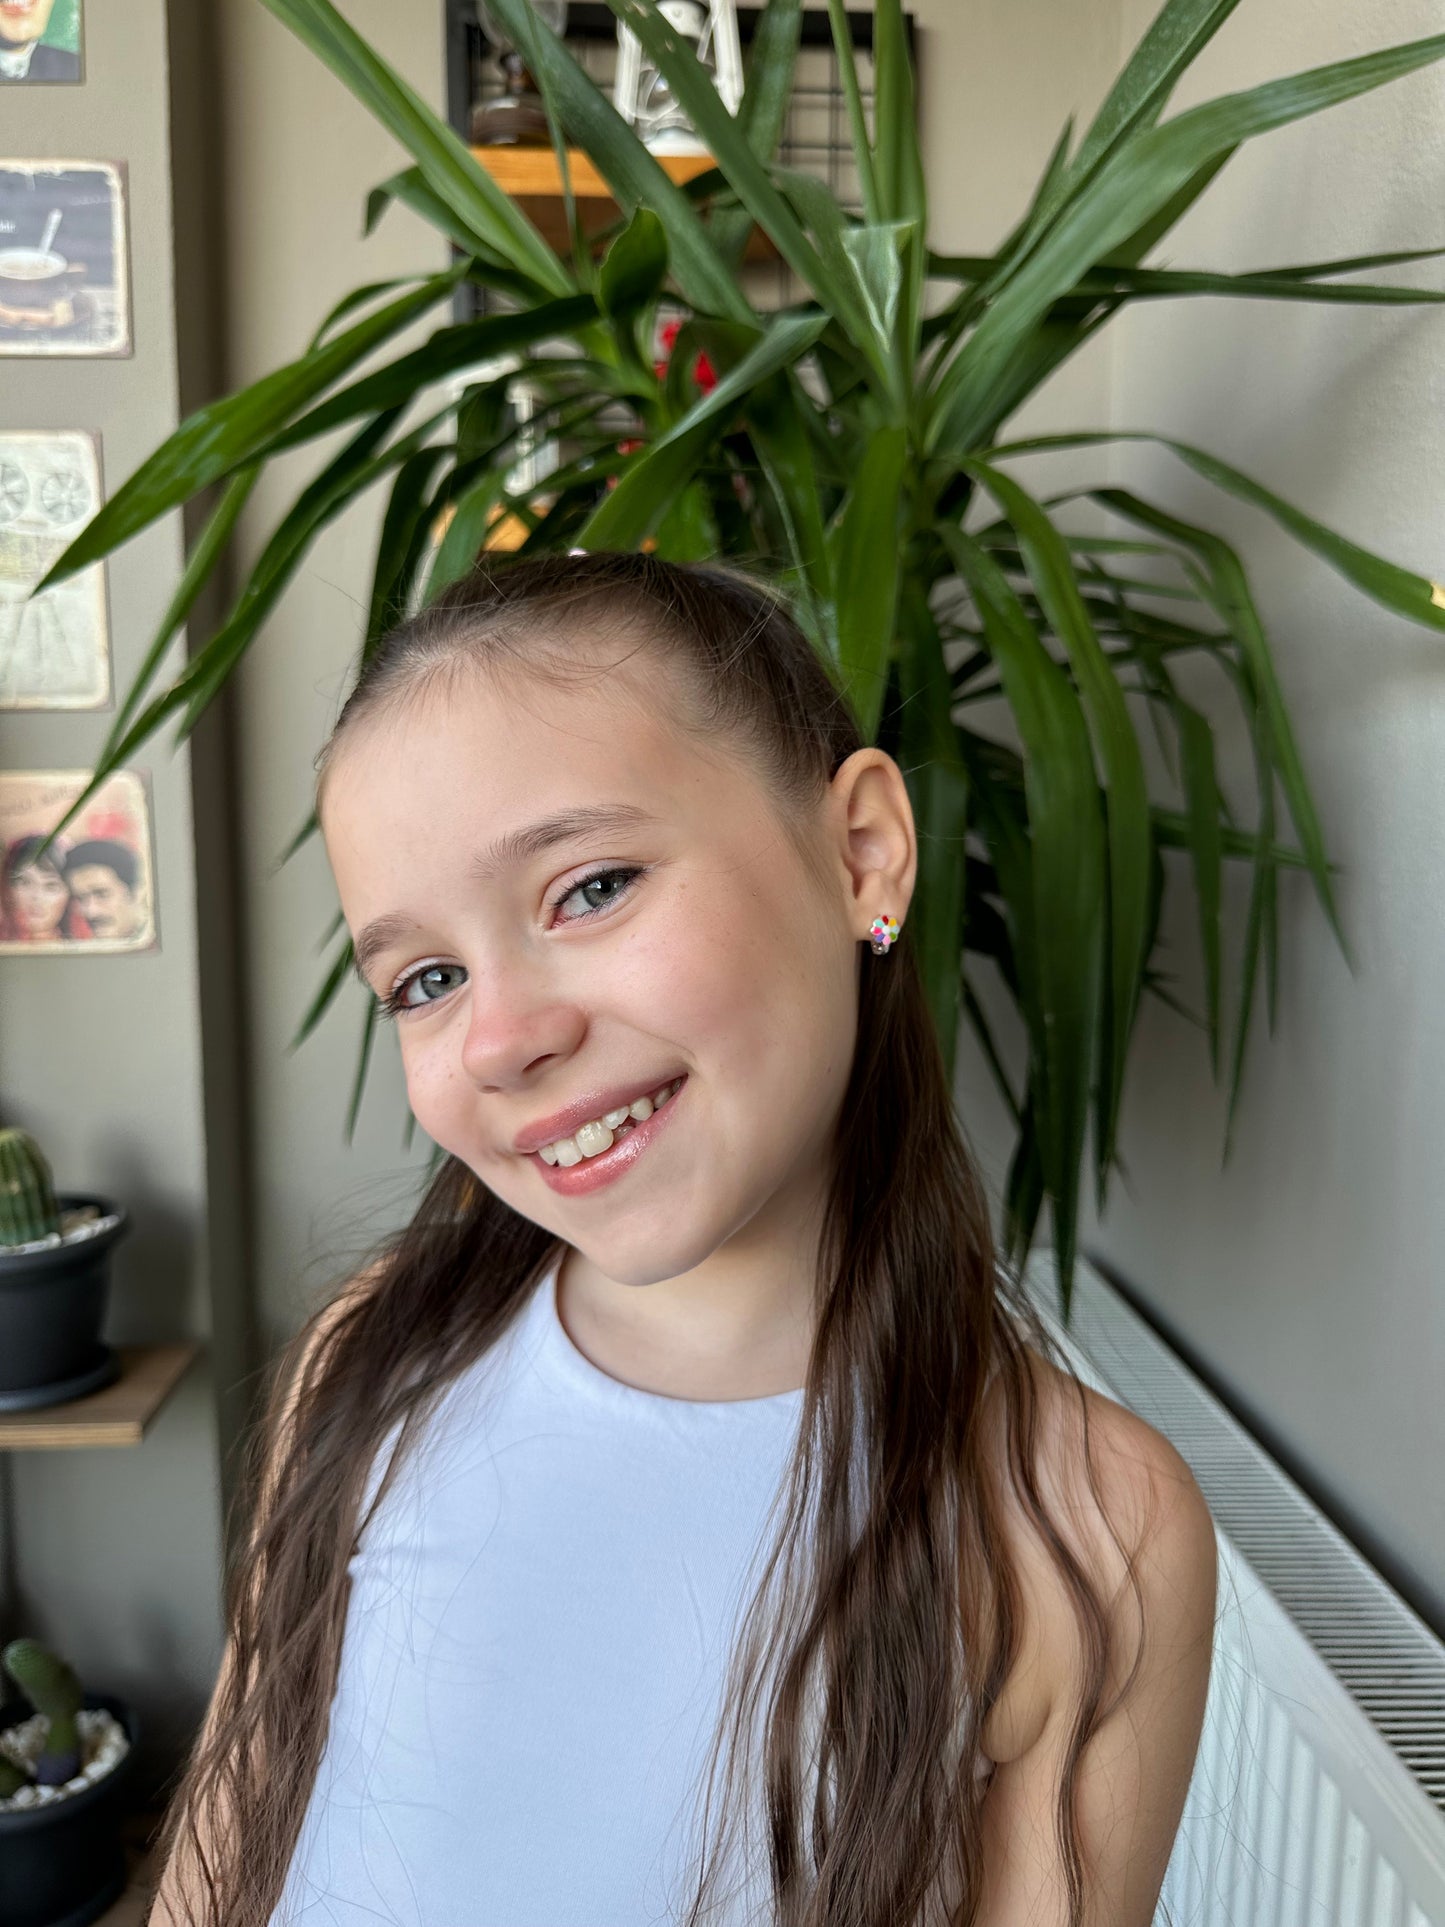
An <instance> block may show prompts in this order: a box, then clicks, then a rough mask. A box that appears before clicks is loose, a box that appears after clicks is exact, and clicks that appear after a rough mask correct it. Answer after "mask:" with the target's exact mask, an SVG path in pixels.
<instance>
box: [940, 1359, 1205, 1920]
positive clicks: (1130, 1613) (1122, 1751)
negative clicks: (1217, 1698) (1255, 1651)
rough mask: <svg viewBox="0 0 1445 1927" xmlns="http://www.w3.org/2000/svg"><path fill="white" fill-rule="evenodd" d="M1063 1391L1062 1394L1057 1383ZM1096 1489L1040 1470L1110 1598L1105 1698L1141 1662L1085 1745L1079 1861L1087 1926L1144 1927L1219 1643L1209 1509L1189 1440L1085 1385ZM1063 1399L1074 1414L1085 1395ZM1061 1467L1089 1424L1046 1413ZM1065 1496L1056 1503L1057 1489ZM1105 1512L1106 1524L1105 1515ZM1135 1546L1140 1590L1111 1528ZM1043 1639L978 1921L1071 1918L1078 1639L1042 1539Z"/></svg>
mask: <svg viewBox="0 0 1445 1927" xmlns="http://www.w3.org/2000/svg"><path fill="white" fill-rule="evenodd" d="M1056 1398H1057V1393H1056ZM1086 1403H1087V1406H1088V1413H1089V1438H1090V1440H1091V1441H1092V1443H1093V1445H1094V1464H1095V1468H1096V1471H1097V1474H1098V1484H1099V1498H1097V1499H1096V1498H1094V1497H1093V1496H1092V1495H1091V1494H1090V1493H1089V1491H1088V1488H1087V1486H1085V1487H1083V1488H1082V1489H1081V1488H1080V1487H1079V1485H1078V1482H1077V1480H1076V1479H1075V1478H1074V1477H1073V1476H1071V1475H1070V1474H1067V1473H1066V1474H1065V1475H1064V1476H1058V1473H1057V1472H1055V1473H1053V1474H1051V1473H1050V1472H1049V1471H1048V1470H1047V1469H1046V1470H1045V1475H1044V1476H1045V1478H1046V1479H1047V1482H1048V1484H1049V1485H1050V1486H1051V1487H1053V1488H1054V1490H1053V1491H1052V1492H1051V1493H1050V1500H1051V1516H1053V1517H1056V1518H1057V1517H1060V1516H1063V1517H1067V1518H1070V1519H1071V1521H1072V1526H1071V1529H1070V1530H1069V1531H1068V1532H1067V1534H1066V1535H1065V1536H1066V1537H1067V1541H1068V1544H1069V1548H1070V1550H1071V1551H1072V1552H1073V1553H1074V1554H1075V1557H1076V1558H1078V1559H1079V1560H1080V1562H1081V1563H1082V1564H1083V1565H1084V1566H1085V1567H1086V1570H1088V1571H1089V1572H1090V1574H1091V1576H1093V1577H1094V1579H1095V1580H1096V1581H1097V1582H1098V1583H1099V1584H1100V1586H1101V1588H1102V1592H1103V1597H1104V1598H1105V1599H1107V1600H1110V1602H1111V1609H1110V1617H1111V1635H1112V1644H1113V1652H1112V1655H1111V1658H1110V1664H1109V1673H1108V1678H1107V1682H1106V1686H1105V1690H1104V1698H1103V1702H1102V1705H1103V1706H1104V1707H1109V1706H1110V1705H1111V1704H1112V1702H1113V1701H1114V1699H1115V1698H1116V1696H1117V1695H1118V1693H1119V1692H1120V1689H1121V1688H1122V1687H1123V1685H1124V1682H1125V1680H1126V1679H1127V1677H1128V1674H1129V1670H1130V1668H1131V1666H1132V1664H1133V1662H1134V1658H1135V1654H1136V1652H1137V1650H1138V1647H1139V1641H1140V1636H1141V1625H1140V1612H1141V1605H1142V1615H1143V1625H1142V1636H1143V1642H1144V1644H1143V1653H1142V1656H1141V1657H1140V1660H1139V1670H1138V1672H1137V1674H1136V1675H1135V1678H1134V1681H1133V1684H1132V1685H1131V1686H1130V1688H1129V1691H1128V1693H1127V1695H1126V1696H1125V1698H1124V1699H1123V1701H1122V1703H1121V1704H1119V1705H1118V1706H1116V1707H1114V1709H1113V1711H1112V1712H1110V1713H1109V1714H1108V1716H1107V1718H1105V1719H1104V1721H1103V1722H1102V1724H1101V1725H1100V1726H1099V1727H1098V1728H1096V1730H1095V1732H1094V1733H1093V1735H1092V1736H1091V1738H1090V1739H1089V1742H1088V1744H1087V1745H1086V1746H1085V1748H1084V1751H1083V1753H1082V1755H1081V1756H1080V1759H1079V1762H1078V1769H1077V1777H1076V1780H1075V1795H1074V1814H1075V1819H1076V1822H1077V1826H1078V1839H1079V1846H1080V1849H1081V1852H1082V1855H1083V1860H1084V1919H1085V1921H1086V1922H1087V1927H1150V1923H1151V1922H1152V1920H1153V1918H1154V1913H1155V1908H1156V1905H1157V1903H1158V1899H1159V1893H1160V1889H1161V1887H1162V1886H1163V1882H1164V1874H1165V1871H1166V1869H1167V1867H1168V1863H1169V1856H1170V1852H1171V1850H1172V1848H1173V1844H1174V1839H1175V1835H1176V1832H1177V1830H1178V1826H1179V1821H1180V1817H1181V1814H1182V1813H1183V1809H1184V1800H1185V1796H1186V1794H1187V1792H1188V1789H1189V1781H1190V1776H1191V1774H1192V1772H1193V1768H1194V1758H1195V1753H1196V1751H1197V1749H1198V1745H1199V1736H1200V1733H1201V1731H1202V1728H1203V1722H1204V1704H1205V1697H1206V1694H1207V1691H1208V1687H1209V1671H1210V1661H1211V1658H1212V1655H1213V1640H1214V1609H1215V1589H1216V1549H1215V1536H1214V1521H1213V1519H1212V1518H1211V1516H1210V1512H1209V1507H1208V1505H1207V1504H1206V1503H1205V1500H1204V1495H1203V1493H1202V1492H1201V1491H1200V1489H1199V1486H1198V1484H1197V1483H1196V1481H1195V1478H1194V1475H1193V1473H1192V1472H1191V1471H1190V1469H1189V1467H1188V1465H1187V1464H1186V1463H1185V1461H1184V1460H1183V1458H1181V1457H1180V1455H1179V1453H1178V1452H1177V1451H1176V1450H1175V1449H1174V1447H1173V1446H1172V1445H1171V1444H1170V1443H1169V1441H1168V1440H1167V1439H1165V1438H1163V1437H1162V1436H1161V1435H1160V1434H1159V1433H1158V1432H1156V1431H1155V1430H1154V1429H1153V1428H1152V1427H1151V1426H1149V1425H1147V1424H1146V1423H1145V1422H1144V1421H1143V1420H1142V1419H1140V1418H1139V1417H1138V1416H1137V1415H1136V1414H1134V1413H1132V1412H1130V1411H1128V1410H1126V1409H1125V1408H1124V1407H1122V1406H1119V1405H1117V1404H1115V1403H1114V1402H1113V1401H1112V1400H1110V1399H1106V1398H1103V1397H1101V1396H1100V1395H1098V1394H1096V1393H1094V1392H1093V1391H1092V1390H1089V1391H1087V1393H1086ZM1064 1404H1068V1405H1069V1406H1071V1407H1072V1408H1073V1411H1075V1412H1076V1411H1077V1395H1076V1394H1069V1395H1066V1396H1065V1397H1064V1398H1063V1399H1062V1400H1058V1402H1056V1403H1055V1406H1054V1413H1053V1415H1052V1416H1053V1418H1054V1419H1055V1420H1056V1421H1057V1419H1058V1417H1059V1413H1060V1411H1061V1409H1062V1406H1063V1405H1064ZM1045 1430H1046V1432H1047V1433H1048V1434H1049V1435H1051V1436H1053V1437H1054V1438H1055V1440H1056V1441H1057V1445H1056V1449H1055V1452H1054V1454H1053V1456H1054V1458H1055V1466H1056V1468H1059V1467H1077V1466H1078V1465H1079V1464H1080V1463H1081V1458H1082V1432H1081V1428H1080V1427H1079V1425H1078V1424H1077V1423H1076V1422H1074V1421H1073V1420H1072V1419H1070V1420H1069V1422H1068V1423H1065V1424H1059V1423H1054V1424H1048V1425H1046V1427H1045ZM1065 1494H1067V1497H1066V1499H1065V1509H1064V1511H1063V1513H1062V1514H1060V1513H1054V1512H1053V1511H1052V1505H1053V1503H1054V1502H1055V1499H1056V1496H1063V1495H1065ZM1101 1501H1102V1507H1103V1512H1106V1513H1107V1515H1108V1523H1106V1522H1105V1518H1104V1517H1103V1516H1102V1513H1101V1510H1100V1502H1101ZM1110 1524H1111V1525H1112V1527H1113V1530H1114V1531H1115V1532H1116V1533H1117V1534H1118V1536H1119V1539H1120V1540H1121V1541H1122V1542H1123V1546H1124V1548H1125V1550H1127V1551H1128V1552H1129V1553H1130V1554H1131V1555H1132V1556H1133V1559H1134V1571H1135V1576H1136V1578H1137V1580H1138V1587H1139V1591H1138V1596H1137V1597H1136V1594H1135V1591H1134V1588H1133V1586H1132V1585H1130V1584H1129V1583H1128V1581H1127V1579H1126V1576H1125V1564H1124V1556H1123V1553H1122V1552H1121V1551H1120V1548H1119V1547H1118V1546H1117V1545H1116V1544H1115V1543H1114V1540H1113V1538H1112V1536H1111V1535H1110V1532H1109V1525H1110ZM1019 1550H1020V1552H1021V1554H1022V1557H1021V1560H1020V1566H1021V1571H1022V1572H1023V1574H1024V1575H1025V1585H1024V1590H1025V1595H1026V1597H1027V1598H1028V1599H1029V1602H1030V1603H1029V1608H1028V1611H1029V1615H1030V1617H1032V1618H1034V1631H1035V1635H1036V1638H1037V1640H1038V1646H1037V1648H1036V1650H1038V1651H1040V1652H1041V1653H1042V1654H1044V1655H1046V1656H1047V1662H1046V1663H1047V1670H1048V1672H1049V1673H1050V1674H1051V1675H1052V1683H1051V1684H1050V1685H1049V1686H1048V1687H1047V1688H1046V1689H1045V1699H1046V1701H1047V1703H1048V1711H1047V1714H1046V1716H1044V1717H1043V1718H1042V1719H1041V1720H1040V1721H1039V1722H1038V1723H1037V1725H1034V1724H1033V1723H1031V1724H1030V1728H1029V1730H1030V1731H1036V1732H1037V1738H1035V1739H1034V1740H1033V1742H1032V1744H1031V1745H1029V1746H1028V1747H1027V1749H1026V1750H1025V1751H1024V1752H1022V1753H1021V1754H1020V1755H1019V1757H1018V1758H1016V1759H1011V1760H1005V1761H1000V1762H999V1764H998V1766H997V1767H996V1769H995V1772H994V1775H993V1779H992V1781H991V1783H990V1785H989V1789H988V1793H987V1795H986V1797H985V1800H984V1813H983V1832H984V1867H985V1873H984V1897H983V1904H982V1907H981V1908H980V1911H979V1915H978V1920H977V1924H976V1927H1017V1924H1018V1923H1019V1922H1020V1921H1028V1922H1029V1923H1030V1927H1067V1923H1068V1920H1069V1907H1068V1889H1067V1886H1066V1884H1065V1877H1064V1865H1063V1861H1062V1857H1061V1854H1060V1850H1059V1844H1058V1839H1057V1835H1056V1814H1057V1806H1058V1798H1059V1789H1060V1786H1061V1783H1062V1779H1063V1771H1064V1762H1065V1758H1066V1755H1067V1752H1068V1748H1069V1744H1070V1740H1071V1729H1072V1727H1073V1724H1074V1720H1075V1717H1076V1715H1077V1713H1078V1709H1079V1672H1080V1668H1081V1665H1082V1658H1083V1653H1082V1642H1081V1637H1080V1633H1079V1627H1078V1621H1077V1619H1076V1617H1075V1615H1074V1612H1073V1609H1072V1607H1071V1606H1070V1604H1069V1603H1068V1597H1067V1595H1066V1594H1065V1592H1064V1588H1063V1582H1062V1577H1061V1575H1060V1573H1059V1569H1058V1567H1057V1565H1055V1564H1054V1563H1053V1562H1052V1561H1051V1560H1050V1559H1048V1558H1047V1556H1046V1555H1045V1554H1044V1553H1043V1551H1042V1548H1041V1547H1040V1546H1039V1544H1038V1542H1037V1541H1036V1540H1034V1541H1033V1542H1032V1544H1031V1545H1030V1546H1029V1547H1028V1549H1027V1550H1025V1547H1024V1544H1023V1541H1022V1536H1021V1542H1020V1548H1019Z"/></svg>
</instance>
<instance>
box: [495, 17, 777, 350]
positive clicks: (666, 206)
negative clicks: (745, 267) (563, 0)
mask: <svg viewBox="0 0 1445 1927" xmlns="http://www.w3.org/2000/svg"><path fill="white" fill-rule="evenodd" d="M489 4H490V5H491V6H492V10H493V11H494V12H495V14H496V15H497V18H498V19H499V20H500V21H501V23H502V25H503V26H504V27H506V28H507V30H508V32H510V33H512V34H513V35H514V37H517V38H519V39H520V38H521V37H522V36H526V35H530V36H531V38H532V42H533V45H534V48H535V54H536V58H535V63H534V64H532V66H531V72H532V76H533V78H534V79H535V80H536V82H537V85H538V86H539V87H540V88H541V90H542V93H543V96H544V98H545V99H546V100H547V101H548V103H549V105H550V106H551V108H552V110H553V111H554V112H555V113H556V115H557V117H558V120H559V121H560V123H561V125H562V126H563V128H564V129H565V130H566V133H567V136H568V138H569V139H570V140H572V141H574V142H575V143H576V144H577V146H579V147H581V148H582V149H583V151H584V152H585V153H586V154H587V156H588V157H589V159H590V160H591V161H592V162H593V163H594V165H595V166H596V168H597V171H598V172H599V173H600V174H601V175H602V178H603V179H604V180H605V181H606V182H607V185H608V186H609V187H610V188H611V189H612V192H613V195H614V196H615V198H616V200H617V203H618V206H619V207H620V208H621V209H622V212H623V213H624V215H626V216H627V217H628V218H629V219H630V218H631V216H632V215H633V214H635V213H636V211H637V209H638V208H639V207H641V206H646V207H650V208H651V209H652V210H653V212H654V213H655V214H656V215H657V217H658V219H659V220H660V221H661V222H662V224H663V226H664V227H665V228H666V230H667V244H668V250H669V253H670V255H671V259H672V272H673V277H674V279H675V280H676V282H677V285H678V287H679V288H680V289H681V290H682V292H683V294H684V295H685V296H686V298H687V299H688V300H689V301H690V302H691V303H692V305H693V306H694V307H695V308H699V309H701V310H703V311H704V312H706V313H709V314H717V315H726V316H728V317H729V318H730V319H732V320H734V321H743V322H751V323H752V324H754V325H756V324H757V316H756V315H755V314H754V312H753V309H752V307H751V305H750V304H749V302H748V300H747V297H746V296H745V295H744V294H743V292H742V290H741V289H740V288H739V286H738V283H737V277H736V275H735V274H734V273H733V271H732V269H731V267H730V266H729V264H728V263H727V262H725V261H724V260H723V258H722V257H721V255H720V254H719V253H718V251H717V249H716V248H715V247H714V246H713V243H712V238H711V236H710V235H709V234H708V232H707V229H706V228H705V227H704V225H703V223H702V221H701V220H700V218H699V216H698V214H697V211H696V209H695V208H694V207H693V205H692V203H691V202H690V201H689V200H688V197H687V196H686V195H685V194H684V193H683V192H682V191H681V189H679V188H678V187H677V186H676V185H675V184H674V183H673V182H672V181H671V180H670V179H669V178H668V175H667V174H666V172H665V171H664V170H663V167H662V165H661V163H660V162H659V161H658V160H657V158H656V156H655V155H653V154H651V153H649V151H648V150H647V148H646V147H644V146H643V144H642V142H641V141H640V140H639V139H638V137H637V135H636V133H635V132H634V131H633V130H632V128H630V127H629V126H628V125H627V123H626V121H625V120H623V118H622V116H621V115H620V114H619V113H618V111H617V109H616V108H615V107H614V106H613V105H612V102H611V101H610V100H609V99H608V98H607V96H606V95H605V94H604V93H603V92H602V90H601V89H600V88H599V87H598V86H597V83H596V82H595V81H594V80H593V79H592V78H591V76H590V75H588V74H587V73H585V72H584V71H583V69H582V68H581V67H580V66H579V65H578V64H577V62H576V61H575V60H574V59H573V57H572V55H571V54H570V53H569V52H568V50H567V49H566V47H565V46H563V44H562V42H561V41H560V40H559V39H558V38H557V36H556V35H555V34H554V33H553V32H552V30H551V29H550V28H549V27H547V26H546V25H545V23H541V22H538V21H537V19H536V16H535V14H534V13H533V11H532V8H531V5H530V0H489Z"/></svg>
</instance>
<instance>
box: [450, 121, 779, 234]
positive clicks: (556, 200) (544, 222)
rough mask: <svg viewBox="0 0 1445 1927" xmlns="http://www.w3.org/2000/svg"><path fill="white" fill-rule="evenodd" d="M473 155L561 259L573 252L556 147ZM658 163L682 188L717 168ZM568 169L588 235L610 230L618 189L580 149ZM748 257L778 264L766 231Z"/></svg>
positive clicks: (684, 161)
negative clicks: (605, 229)
mask: <svg viewBox="0 0 1445 1927" xmlns="http://www.w3.org/2000/svg"><path fill="white" fill-rule="evenodd" d="M472 153H473V155H474V156H475V158H476V160H477V162H478V164H479V165H480V166H482V167H484V168H485V169H486V170H487V172H488V173H489V174H490V175H491V177H492V179H493V180H494V181H495V182H496V183H497V186H498V187H500V188H501V189H503V191H504V192H505V193H508V194H510V195H511V196H512V198H513V199H514V200H515V201H516V202H517V203H518V204H519V205H520V207H521V209H522V211H523V213H524V214H525V215H526V216H527V218H528V220H530V221H531V222H532V224H533V226H534V227H536V228H537V230H538V231H539V233H540V234H541V236H542V238H543V240H545V241H546V243H547V245H548V247H551V248H555V249H556V250H557V251H558V253H561V254H565V253H569V252H570V251H571V247H572V240H571V236H570V235H569V233H568V230H567V204H566V202H565V201H564V200H563V198H562V170H561V168H560V167H559V166H558V164H557V156H556V154H555V153H554V152H553V150H552V149H551V148H550V147H474V148H473V149H472ZM653 158H654V160H656V161H657V163H658V165H659V166H660V167H661V168H662V171H663V172H664V173H665V174H666V175H667V177H668V179H669V180H670V181H672V182H674V183H675V184H676V185H677V186H678V187H682V186H683V185H684V184H685V183H686V182H688V181H690V180H693V179H695V178H696V176H697V175H699V174H706V173H707V171H708V169H709V168H711V167H715V166H716V165H717V163H716V162H715V161H714V160H713V157H712V155H711V154H656V155H654V156H653ZM567 170H568V173H569V174H570V176H571V180H572V195H573V198H574V199H575V201H576V202H577V218H578V220H579V221H580V222H581V223H582V230H583V232H584V233H585V234H587V235H588V236H591V235H592V234H595V233H596V232H597V231H598V230H599V229H600V228H604V227H608V226H610V225H611V223H612V222H613V221H615V220H616V219H617V218H618V216H619V214H620V213H621V209H620V208H619V207H618V205H617V203H616V201H614V200H613V198H612V190H611V189H610V188H609V187H608V185H607V183H606V181H604V180H603V178H602V176H601V175H600V174H599V173H598V172H597V169H596V168H595V167H594V166H593V164H592V162H591V161H590V160H589V159H588V157H587V156H586V154H584V153H583V152H582V150H581V148H580V147H569V148H568V149H567ZM746 258H747V259H748V260H749V261H775V260H776V259H777V249H776V248H775V247H774V246H773V244H772V242H771V241H770V240H769V239H768V237H767V236H766V235H765V234H764V233H763V231H762V230H761V228H757V227H755V228H754V229H753V231H752V235H751V237H750V239H749V241H748V245H747V249H746Z"/></svg>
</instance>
